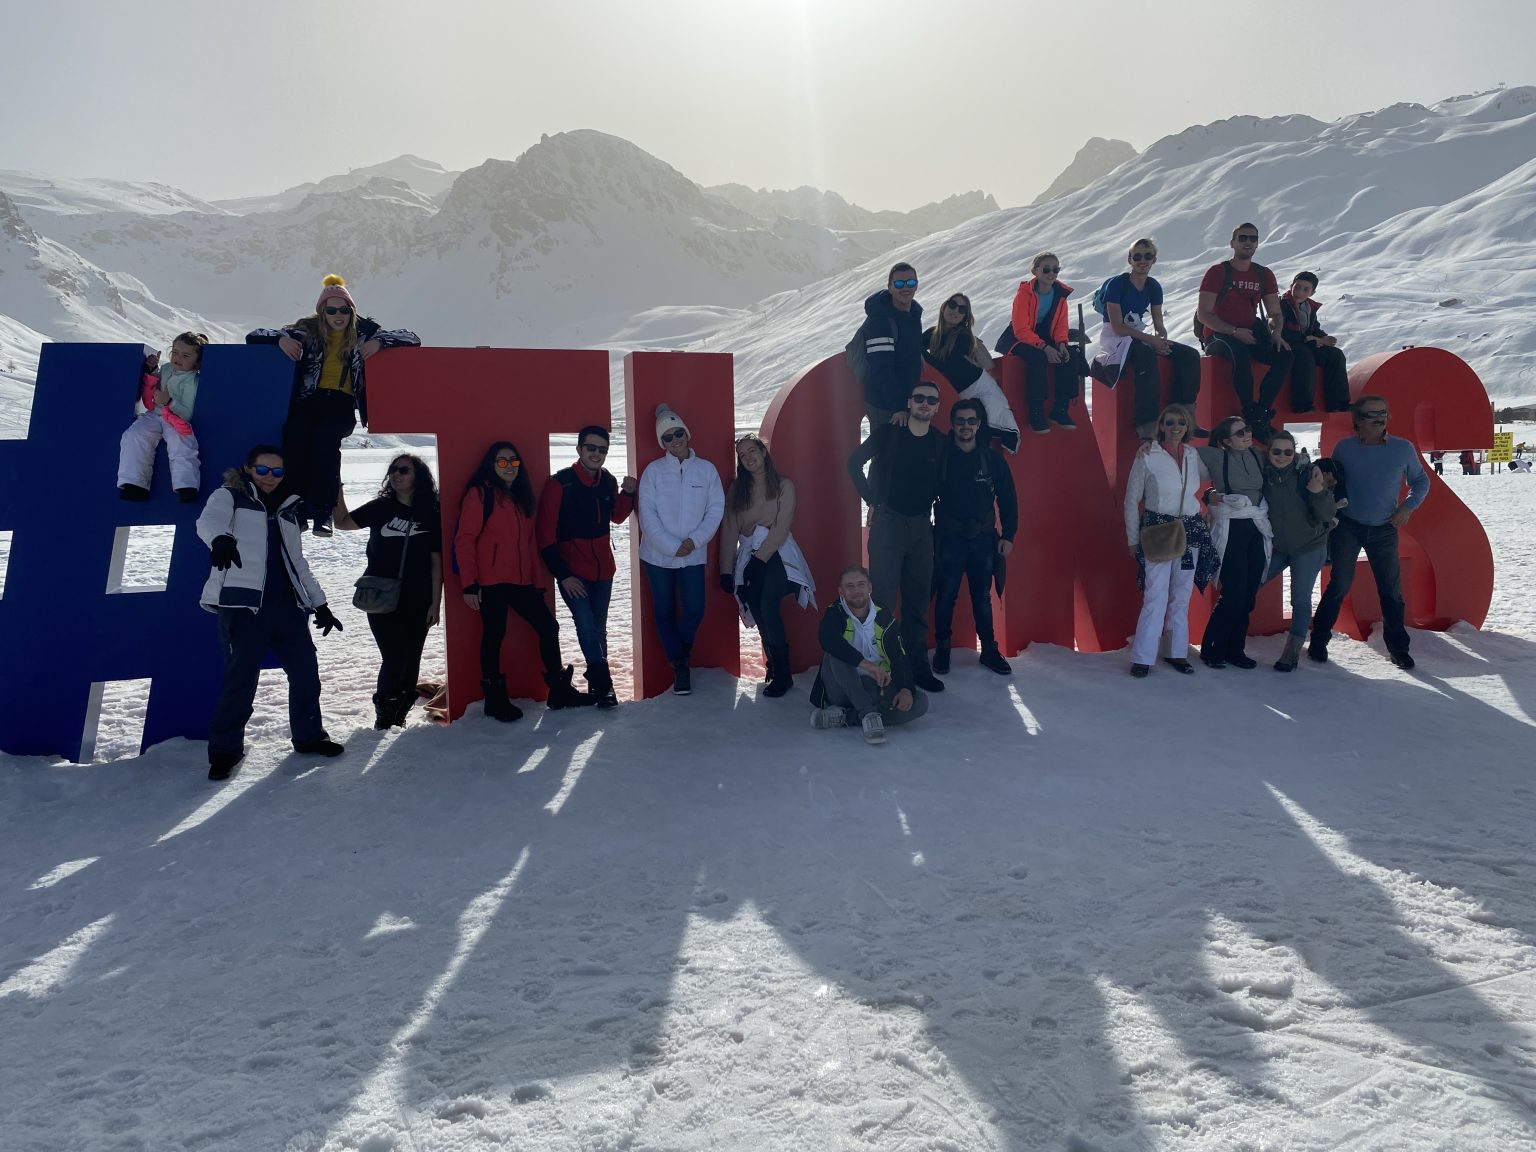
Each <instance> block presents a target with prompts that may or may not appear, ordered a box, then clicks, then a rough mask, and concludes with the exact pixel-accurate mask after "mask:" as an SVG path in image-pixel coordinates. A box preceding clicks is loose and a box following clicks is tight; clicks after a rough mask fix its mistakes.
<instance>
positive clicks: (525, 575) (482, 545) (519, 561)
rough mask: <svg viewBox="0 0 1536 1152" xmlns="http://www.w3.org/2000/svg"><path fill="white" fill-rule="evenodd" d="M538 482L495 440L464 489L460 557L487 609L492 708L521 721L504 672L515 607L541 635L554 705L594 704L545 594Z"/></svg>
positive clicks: (473, 593)
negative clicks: (576, 675) (537, 535)
mask: <svg viewBox="0 0 1536 1152" xmlns="http://www.w3.org/2000/svg"><path fill="white" fill-rule="evenodd" d="M533 527H534V505H533V484H532V483H531V482H530V481H529V479H528V473H527V472H526V471H524V469H523V457H522V453H520V452H519V451H518V450H517V445H515V444H513V443H512V442H511V441H509V440H500V441H497V442H496V443H495V444H492V445H491V447H490V449H489V450H488V451H487V452H486V454H485V458H484V459H483V460H481V461H480V467H479V469H478V470H476V472H475V474H474V476H473V477H472V478H471V479H470V482H469V486H468V487H467V488H466V489H465V490H464V502H463V503H462V504H461V505H460V507H459V526H458V529H457V530H456V531H455V532H454V537H453V548H454V556H455V558H456V560H457V562H458V566H459V576H460V578H461V579H462V580H463V582H464V603H465V604H467V605H469V608H470V610H471V611H473V612H478V613H480V628H481V631H480V675H481V677H482V680H481V681H480V687H481V689H482V690H483V691H484V693H485V714H486V715H487V716H490V717H493V718H494V719H497V720H516V719H518V718H519V717H521V716H522V714H523V713H522V709H520V708H518V707H517V705H515V704H513V703H512V702H511V701H510V700H508V699H507V678H506V677H505V676H504V675H502V672H501V644H502V641H503V640H505V639H506V635H507V613H508V612H509V611H511V612H516V613H517V614H518V615H519V616H521V617H522V618H523V619H524V620H526V621H527V622H528V625H529V627H531V628H532V629H533V630H534V631H535V632H536V633H538V637H539V659H540V660H541V661H542V662H543V664H544V683H545V684H547V685H549V700H548V705H549V707H551V708H572V707H575V706H577V705H580V704H590V703H592V697H590V696H588V695H586V694H585V693H583V692H578V691H576V689H575V688H573V687H572V686H571V674H572V671H573V670H572V668H571V666H570V665H566V666H565V667H563V668H562V667H561V664H560V626H559V625H558V624H557V623H556V622H555V614H554V613H553V612H551V611H550V610H549V601H548V600H547V599H545V595H544V587H543V576H542V571H543V568H542V563H541V561H540V559H539V549H538V544H537V542H536V541H535V539H534V531H533Z"/></svg>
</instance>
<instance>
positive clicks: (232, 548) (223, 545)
mask: <svg viewBox="0 0 1536 1152" xmlns="http://www.w3.org/2000/svg"><path fill="white" fill-rule="evenodd" d="M208 550H209V551H210V552H211V553H213V566H214V567H215V568H217V569H218V570H219V571H220V572H224V571H226V570H228V568H229V566H230V565H231V564H233V565H234V566H235V567H236V568H243V567H245V565H243V564H241V563H240V547H239V545H237V544H236V543H235V538H234V537H233V536H216V537H214V540H213V543H212V544H210V545H208Z"/></svg>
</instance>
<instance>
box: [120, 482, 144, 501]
mask: <svg viewBox="0 0 1536 1152" xmlns="http://www.w3.org/2000/svg"><path fill="white" fill-rule="evenodd" d="M117 495H118V499H120V500H132V501H133V502H134V503H135V504H142V503H143V502H144V501H145V500H148V499H149V489H148V488H141V487H139V485H137V484H119V485H118V486H117Z"/></svg>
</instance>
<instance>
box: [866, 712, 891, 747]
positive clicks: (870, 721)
mask: <svg viewBox="0 0 1536 1152" xmlns="http://www.w3.org/2000/svg"><path fill="white" fill-rule="evenodd" d="M861 726H862V727H863V729H864V743H866V744H884V743H885V721H884V720H882V719H880V713H878V712H871V713H870V714H869V715H868V716H866V717H864V719H863V721H862V725H861Z"/></svg>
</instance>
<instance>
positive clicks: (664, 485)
mask: <svg viewBox="0 0 1536 1152" xmlns="http://www.w3.org/2000/svg"><path fill="white" fill-rule="evenodd" d="M656 439H657V440H658V441H659V442H660V443H661V447H662V451H663V452H664V453H665V455H664V456H662V458H661V459H660V460H653V461H651V463H650V464H648V465H647V466H646V469H645V471H644V472H642V473H641V474H640V491H639V495H638V498H637V500H636V506H637V511H638V514H639V518H640V565H641V567H642V568H643V569H644V570H645V579H646V583H647V584H649V585H650V588H651V600H652V603H653V607H654V609H655V613H656V631H657V632H659V633H660V634H661V644H662V647H663V648H665V649H666V653H667V660H668V661H670V662H671V664H672V675H673V683H672V691H673V692H674V693H676V694H677V695H679V696H686V695H688V694H689V693H690V692H691V691H692V690H693V685H692V677H691V673H690V669H689V666H688V654H689V652H690V651H691V650H692V648H693V638H694V636H695V635H697V633H698V630H699V622H700V621H701V620H702V619H703V618H704V565H705V563H706V562H707V561H708V559H709V542H710V540H711V539H712V538H713V537H714V535H715V533H716V532H717V531H719V528H720V520H721V518H722V517H723V516H724V515H725V490H724V489H723V488H722V487H721V486H720V474H719V473H718V472H716V471H715V466H714V465H713V464H711V463H710V462H709V461H708V460H705V459H703V458H702V457H700V456H699V455H698V454H697V453H695V452H694V451H693V449H692V448H690V447H689V435H688V426H687V425H686V424H684V423H683V419H682V417H681V416H679V415H678V414H677V413H676V412H674V411H672V409H671V408H670V407H669V406H668V405H666V404H662V405H659V406H658V407H657V409H656Z"/></svg>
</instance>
